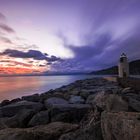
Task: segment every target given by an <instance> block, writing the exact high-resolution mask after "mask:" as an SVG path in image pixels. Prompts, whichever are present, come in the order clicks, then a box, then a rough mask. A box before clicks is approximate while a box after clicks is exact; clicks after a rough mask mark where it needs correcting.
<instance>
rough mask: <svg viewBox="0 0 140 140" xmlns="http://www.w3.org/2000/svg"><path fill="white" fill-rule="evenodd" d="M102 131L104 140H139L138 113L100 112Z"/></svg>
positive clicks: (139, 117) (139, 123)
mask: <svg viewBox="0 0 140 140" xmlns="http://www.w3.org/2000/svg"><path fill="white" fill-rule="evenodd" d="M101 122H102V133H103V137H104V140H139V139H140V113H133V112H117V113H110V112H104V113H102V118H101Z"/></svg>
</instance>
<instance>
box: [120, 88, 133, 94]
mask: <svg viewBox="0 0 140 140" xmlns="http://www.w3.org/2000/svg"><path fill="white" fill-rule="evenodd" d="M133 92H135V91H134V90H133V89H132V88H131V87H127V88H124V89H123V90H122V92H121V93H122V94H127V93H133Z"/></svg>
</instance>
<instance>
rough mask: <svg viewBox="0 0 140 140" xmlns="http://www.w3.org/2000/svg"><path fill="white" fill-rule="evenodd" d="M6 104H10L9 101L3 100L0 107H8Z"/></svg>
mask: <svg viewBox="0 0 140 140" xmlns="http://www.w3.org/2000/svg"><path fill="white" fill-rule="evenodd" d="M8 104H10V101H9V100H3V101H2V102H1V104H0V106H5V105H8Z"/></svg>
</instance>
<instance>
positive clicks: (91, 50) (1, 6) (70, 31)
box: [0, 0, 140, 75]
mask: <svg viewBox="0 0 140 140" xmlns="http://www.w3.org/2000/svg"><path fill="white" fill-rule="evenodd" d="M139 7H140V1H139V0H129V1H126V0H124V1H123V2H122V1H121V0H106V1H101V0H86V1H85V0H76V1H75V0H71V1H64V0H54V1H50V0H38V1H37V0H21V1H19V0H12V1H11V0H0V72H1V73H0V74H1V75H2V74H25V73H27V74H30V73H44V72H50V71H51V72H69V71H71V72H79V71H93V70H99V69H103V68H106V67H110V66H113V65H115V64H116V62H117V61H118V57H119V56H120V54H121V52H125V53H126V54H127V55H128V56H129V59H130V60H135V59H139V58H140V41H139V40H140V32H139V29H140V20H139V17H140V15H139V13H140V8H139ZM25 9H26V10H25ZM112 54H113V56H112ZM110 56H111V58H112V59H110ZM102 60H104V61H102Z"/></svg>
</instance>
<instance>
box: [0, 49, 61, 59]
mask: <svg viewBox="0 0 140 140" xmlns="http://www.w3.org/2000/svg"><path fill="white" fill-rule="evenodd" d="M0 55H1V56H4V55H7V56H9V57H14V58H33V59H34V60H46V61H48V62H56V61H60V60H61V59H60V58H58V57H56V56H46V54H43V53H42V52H40V51H37V50H29V51H28V52H23V51H19V50H12V49H6V50H5V51H4V52H2V53H0Z"/></svg>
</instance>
